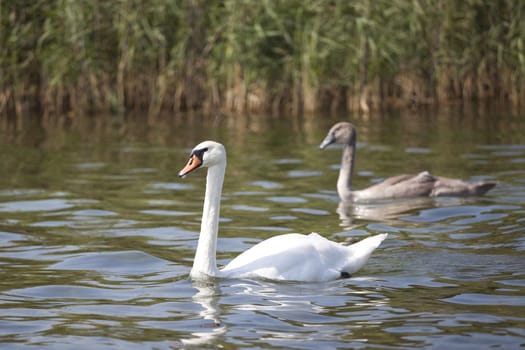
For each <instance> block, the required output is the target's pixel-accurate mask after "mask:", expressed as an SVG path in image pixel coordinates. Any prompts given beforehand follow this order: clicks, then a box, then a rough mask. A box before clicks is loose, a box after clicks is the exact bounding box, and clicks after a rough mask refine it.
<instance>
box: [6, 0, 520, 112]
mask: <svg viewBox="0 0 525 350" xmlns="http://www.w3.org/2000/svg"><path fill="white" fill-rule="evenodd" d="M523 23H525V2H523V1H521V0H508V1H504V0H466V1H447V0H389V1H387V0H377V1H372V0H354V1H348V0H332V1H326V0H223V1H220V2H219V1H205V0H186V1H169V0H150V1H145V0H112V1H109V0H108V1H104V0H2V1H0V45H1V47H2V49H1V50H0V113H1V114H4V115H17V116H20V115H24V114H26V113H28V112H32V111H35V110H39V111H42V112H43V113H44V115H49V116H51V115H56V114H60V115H61V114H70V115H75V114H79V113H88V114H93V113H101V112H108V113H115V112H121V113H123V112H129V111H135V112H139V113H146V114H148V115H150V116H155V115H158V114H160V113H162V112H181V111H188V110H203V111H207V112H210V111H221V110H222V111H226V112H232V111H237V112H245V111H266V112H268V111H271V112H275V113H279V112H283V111H288V112H297V113H298V112H302V111H315V110H328V109H329V110H358V109H360V110H364V111H367V110H369V109H371V108H383V107H388V106H410V105H418V104H427V103H430V104H440V103H447V102H449V101H451V100H458V99H459V100H463V101H470V100H478V99H483V98H496V99H499V100H503V101H508V102H509V103H512V104H514V105H517V106H518V105H520V104H522V103H523V101H524V100H525V84H524V82H525V80H524V78H525V54H524V52H525V50H524V41H525V26H524V25H523Z"/></svg>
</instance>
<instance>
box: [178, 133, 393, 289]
mask: <svg viewBox="0 0 525 350" xmlns="http://www.w3.org/2000/svg"><path fill="white" fill-rule="evenodd" d="M201 165H202V166H206V167H208V175H207V177H206V194H205V198H204V207H203V213H202V222H201V232H200V236H199V243H198V245H197V251H196V253H195V260H194V262H193V267H192V269H191V273H190V276H191V277H192V278H196V279H199V278H206V277H209V276H212V277H227V278H267V279H272V280H287V281H304V282H321V281H329V280H334V279H337V278H340V277H342V276H343V277H346V276H349V275H350V274H352V273H354V272H356V271H357V270H359V269H360V268H361V267H363V265H364V264H365V263H366V261H367V260H368V258H369V257H370V255H371V254H372V252H373V251H374V250H375V249H376V248H377V247H378V246H379V245H380V244H381V242H382V241H383V240H384V239H385V238H386V237H387V234H379V235H376V236H373V237H369V238H366V239H364V240H362V241H360V242H358V243H355V244H352V245H350V246H344V245H341V244H339V243H336V242H332V241H329V240H328V239H326V238H324V237H321V236H320V235H318V234H317V233H311V234H309V235H302V234H285V235H280V236H275V237H272V238H269V239H267V240H265V241H262V242H260V243H258V244H257V245H255V246H253V247H251V248H250V249H248V250H247V251H245V252H243V253H242V254H240V255H239V256H237V257H236V258H235V259H233V260H232V261H231V262H230V263H229V264H228V265H226V266H225V267H224V268H222V269H220V270H219V269H218V268H217V264H216V258H215V254H216V250H217V233H218V222H219V211H220V198H221V192H222V184H223V181H224V174H225V170H226V151H225V149H224V147H223V146H222V145H221V144H220V143H217V142H214V141H204V142H202V143H200V144H199V145H197V146H196V147H195V148H194V149H193V151H192V153H191V156H190V160H189V162H188V164H187V165H186V166H185V167H184V168H183V169H182V170H181V171H180V173H179V176H184V175H186V174H188V173H189V172H191V171H192V170H194V169H196V168H198V167H199V166H201Z"/></svg>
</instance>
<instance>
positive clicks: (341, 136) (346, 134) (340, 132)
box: [319, 122, 356, 149]
mask: <svg viewBox="0 0 525 350" xmlns="http://www.w3.org/2000/svg"><path fill="white" fill-rule="evenodd" d="M355 142H356V131H355V128H354V126H353V125H352V124H350V123H348V122H339V123H337V124H335V125H334V126H332V128H331V129H330V131H328V134H327V135H326V137H325V138H324V140H323V142H321V144H320V145H319V148H321V149H324V148H326V147H327V146H328V145H331V144H332V143H341V144H347V145H348V144H349V145H353V144H355Z"/></svg>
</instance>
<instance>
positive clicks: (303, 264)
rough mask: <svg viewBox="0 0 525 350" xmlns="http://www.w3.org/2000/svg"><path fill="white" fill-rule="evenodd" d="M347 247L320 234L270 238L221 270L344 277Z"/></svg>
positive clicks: (319, 278) (250, 274)
mask: <svg viewBox="0 0 525 350" xmlns="http://www.w3.org/2000/svg"><path fill="white" fill-rule="evenodd" d="M345 248H346V247H343V246H341V245H339V244H337V243H334V242H331V241H329V240H327V239H326V238H324V237H321V236H319V235H318V234H315V233H312V234H310V235H301V234H286V235H280V236H275V237H272V238H269V239H267V240H265V241H263V242H260V243H259V244H257V245H255V246H253V247H251V248H250V249H248V250H247V251H245V252H243V253H242V254H241V255H239V256H238V257H236V258H235V259H233V260H232V261H231V262H230V263H229V264H228V265H227V266H226V267H224V268H223V269H222V270H221V273H223V274H225V275H226V276H227V277H241V278H247V277H258V278H268V279H275V280H292V281H327V280H333V279H336V278H338V277H339V276H340V273H341V270H340V268H342V266H343V265H344V263H345V261H346V257H345V254H346V251H345Z"/></svg>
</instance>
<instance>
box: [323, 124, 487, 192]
mask: <svg viewBox="0 0 525 350" xmlns="http://www.w3.org/2000/svg"><path fill="white" fill-rule="evenodd" d="M356 134H357V133H356V131H355V128H354V126H353V125H352V124H350V123H347V122H340V123H337V124H335V125H334V126H332V128H331V129H330V131H328V134H327V135H326V137H325V139H324V140H323V142H322V143H321V145H320V146H319V147H320V148H321V149H324V148H326V147H327V146H328V145H330V144H332V143H339V144H342V145H343V158H342V159H341V169H340V170H339V177H338V179H337V193H338V194H339V197H341V199H342V200H343V201H350V202H364V201H373V200H381V199H394V198H408V197H439V196H460V197H466V196H479V195H483V194H484V193H485V192H487V191H489V190H490V189H491V188H493V187H494V186H496V183H495V182H492V181H488V182H476V183H468V182H465V181H462V180H459V179H451V178H448V177H443V176H434V175H432V174H430V173H429V172H428V171H422V172H420V173H419V174H413V175H397V176H392V177H389V178H387V179H385V180H384V181H382V182H380V183H377V184H375V185H372V186H370V187H368V188H365V189H363V190H360V191H356V190H353V189H352V172H353V169H354V157H355V143H356V138H357V136H356Z"/></svg>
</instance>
